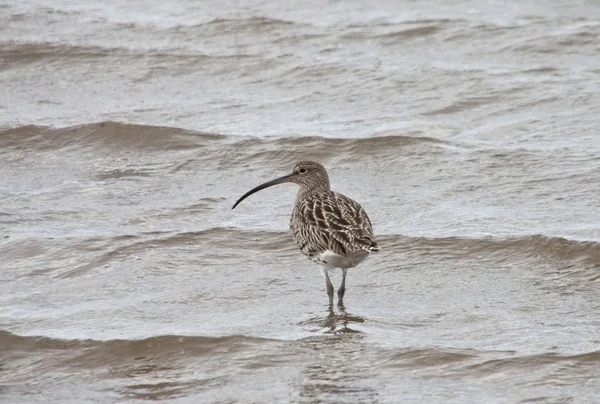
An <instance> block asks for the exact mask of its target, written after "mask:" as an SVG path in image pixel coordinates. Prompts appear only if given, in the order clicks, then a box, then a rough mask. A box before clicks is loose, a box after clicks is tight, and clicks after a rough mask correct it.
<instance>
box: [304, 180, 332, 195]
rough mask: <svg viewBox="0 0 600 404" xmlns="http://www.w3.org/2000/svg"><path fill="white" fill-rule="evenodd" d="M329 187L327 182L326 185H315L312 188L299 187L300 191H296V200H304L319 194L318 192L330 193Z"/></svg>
mask: <svg viewBox="0 0 600 404" xmlns="http://www.w3.org/2000/svg"><path fill="white" fill-rule="evenodd" d="M330 190H331V187H330V186H329V182H327V183H326V184H323V183H321V184H315V185H313V186H307V185H304V186H301V187H300V189H299V190H298V196H297V198H298V199H300V198H305V197H306V196H307V195H310V194H314V193H319V192H327V191H330Z"/></svg>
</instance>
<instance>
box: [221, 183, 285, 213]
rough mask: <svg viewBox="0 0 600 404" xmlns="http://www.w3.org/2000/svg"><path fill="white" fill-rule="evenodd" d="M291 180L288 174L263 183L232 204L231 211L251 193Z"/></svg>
mask: <svg viewBox="0 0 600 404" xmlns="http://www.w3.org/2000/svg"><path fill="white" fill-rule="evenodd" d="M291 179H292V174H288V175H284V176H283V177H279V178H276V179H274V180H271V181H268V182H265V183H264V184H261V185H259V186H257V187H255V188H252V189H251V190H250V191H248V192H246V193H245V194H244V195H242V197H241V198H240V199H238V200H237V202H236V203H234V204H233V206H232V207H231V210H233V209H235V207H236V206H238V205H239V203H240V202H241V201H243V200H244V199H246V198H247V197H249V196H250V195H252V194H253V193H255V192H258V191H260V190H262V189H265V188H269V187H272V186H273V185H277V184H283V183H284V182H290V181H291Z"/></svg>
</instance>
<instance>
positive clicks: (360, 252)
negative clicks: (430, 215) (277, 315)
mask: <svg viewBox="0 0 600 404" xmlns="http://www.w3.org/2000/svg"><path fill="white" fill-rule="evenodd" d="M284 182H293V183H295V184H298V185H299V186H300V190H299V191H298V195H297V197H296V204H295V205H294V210H293V211H292V216H291V217H290V230H291V232H292V237H293V239H294V241H295V242H296V244H297V245H298V247H299V248H300V251H302V253H303V254H304V255H306V256H307V257H308V258H310V259H311V260H313V261H315V262H317V263H319V264H321V265H322V266H323V269H322V273H323V276H324V277H325V281H326V285H327V294H328V295H329V299H330V303H332V302H333V285H332V284H331V280H330V279H329V274H328V270H331V269H334V268H341V269H342V274H343V277H342V284H341V286H340V288H339V289H338V297H339V302H340V304H341V303H342V299H343V296H344V292H345V285H346V272H347V270H348V268H353V267H355V266H356V265H358V264H360V263H361V262H362V261H363V260H364V259H365V258H366V257H368V256H369V254H370V253H372V252H377V251H379V246H378V245H377V242H376V241H375V236H374V235H373V227H372V225H371V221H370V220H369V217H368V216H367V213H366V212H365V211H364V209H363V208H362V207H361V206H360V205H359V204H358V203H357V202H356V201H354V200H352V199H350V198H348V197H347V196H344V195H342V194H340V193H337V192H334V191H332V190H331V186H330V184H329V176H328V175H327V171H326V170H325V167H323V166H322V165H321V164H320V163H318V162H315V161H301V162H299V163H298V164H296V166H295V167H294V170H293V171H292V173H291V174H289V175H286V176H283V177H281V178H277V179H275V180H273V181H269V182H266V183H264V184H262V185H259V186H258V187H256V188H254V189H252V190H250V191H248V192H247V193H246V194H244V195H243V196H242V197H241V198H240V199H239V200H238V201H237V202H236V203H235V204H234V205H233V208H232V209H234V208H235V207H236V206H237V205H238V204H239V203H240V202H241V201H242V200H244V199H245V198H247V197H248V196H250V195H251V194H253V193H255V192H257V191H260V190H261V189H264V188H267V187H270V186H273V185H277V184H281V183H284Z"/></svg>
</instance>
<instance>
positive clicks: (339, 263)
mask: <svg viewBox="0 0 600 404" xmlns="http://www.w3.org/2000/svg"><path fill="white" fill-rule="evenodd" d="M368 256H369V252H368V251H364V250H360V251H357V252H355V253H354V254H351V255H348V256H344V255H339V254H336V253H334V252H333V251H329V250H326V251H324V252H322V253H320V254H317V255H316V256H315V257H314V258H313V259H314V261H316V262H318V263H319V264H321V265H323V266H324V267H325V268H327V269H333V268H354V267H355V266H357V265H358V264H360V263H361V262H363V261H364V260H365V258H367V257H368Z"/></svg>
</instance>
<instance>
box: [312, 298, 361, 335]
mask: <svg viewBox="0 0 600 404" xmlns="http://www.w3.org/2000/svg"><path fill="white" fill-rule="evenodd" d="M364 322H365V319H364V318H362V317H360V316H357V315H353V314H349V313H348V312H347V311H346V307H345V306H344V305H343V303H340V304H338V306H337V312H336V310H335V309H334V307H333V305H328V306H327V309H326V314H325V315H324V316H323V315H321V316H316V317H313V318H310V319H308V320H306V321H303V322H301V323H300V324H301V325H312V326H318V327H319V328H320V329H321V330H322V331H325V332H326V333H332V334H353V333H360V332H361V331H359V330H356V329H353V328H351V327H352V325H353V324H362V323H364Z"/></svg>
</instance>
